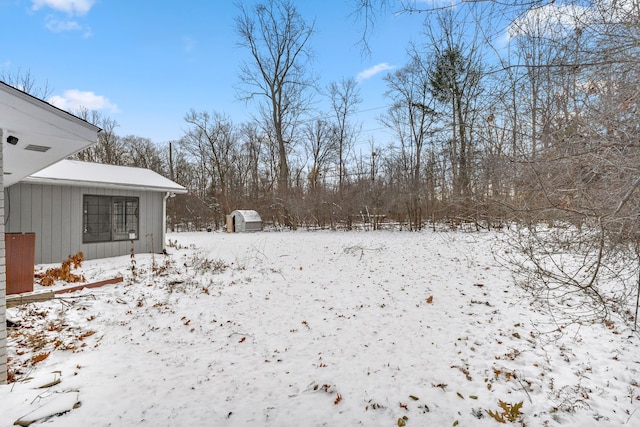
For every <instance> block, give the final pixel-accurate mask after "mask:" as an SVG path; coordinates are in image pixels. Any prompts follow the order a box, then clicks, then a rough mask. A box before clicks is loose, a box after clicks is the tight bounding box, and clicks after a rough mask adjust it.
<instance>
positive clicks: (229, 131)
mask: <svg viewBox="0 0 640 427" xmlns="http://www.w3.org/2000/svg"><path fill="white" fill-rule="evenodd" d="M185 121H186V122H187V123H188V124H189V126H190V129H189V130H188V131H187V133H186V134H185V136H184V137H183V138H182V140H181V145H182V147H183V148H184V149H185V150H186V151H187V152H189V153H190V154H191V155H192V156H193V157H194V158H195V159H197V161H198V162H199V164H200V166H201V167H202V169H203V170H204V171H206V173H207V177H208V179H209V182H208V188H209V191H208V192H209V194H211V195H214V197H215V198H216V202H217V206H218V207H219V218H218V219H219V220H220V221H223V220H224V218H223V216H224V215H225V214H226V213H229V212H230V205H229V194H230V184H231V182H232V180H233V177H232V174H233V170H234V168H233V165H234V163H235V161H236V158H237V156H238V145H239V142H238V136H237V132H236V129H235V126H234V125H233V123H232V122H231V120H230V119H229V118H228V117H226V116H224V115H222V114H220V113H213V114H209V113H207V112H201V113H197V112H195V111H194V110H191V111H190V112H189V113H188V114H187V115H186V116H185Z"/></svg>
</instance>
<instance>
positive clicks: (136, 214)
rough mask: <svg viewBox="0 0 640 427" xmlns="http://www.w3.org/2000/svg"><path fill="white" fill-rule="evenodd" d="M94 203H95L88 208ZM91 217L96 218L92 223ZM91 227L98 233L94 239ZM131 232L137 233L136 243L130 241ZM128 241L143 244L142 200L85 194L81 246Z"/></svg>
mask: <svg viewBox="0 0 640 427" xmlns="http://www.w3.org/2000/svg"><path fill="white" fill-rule="evenodd" d="M92 201H93V202H94V203H93V204H92V206H89V203H91V202H92ZM105 208H107V209H105ZM107 212H108V213H107ZM107 215H108V218H107ZM90 217H94V218H92V220H91V221H90ZM132 222H133V223H132ZM92 227H93V228H96V229H98V231H97V232H96V233H95V234H96V235H97V236H96V237H95V238H92V237H91V236H92V233H89V232H88V231H87V230H88V229H90V228H92ZM132 232H133V233H135V239H131V238H130V236H131V234H130V233H132ZM107 235H108V237H107ZM127 240H140V197H136V196H104V195H99V194H83V195H82V243H83V244H89V243H107V242H123V241H127Z"/></svg>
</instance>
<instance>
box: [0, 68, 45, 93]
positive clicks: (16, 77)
mask: <svg viewBox="0 0 640 427" xmlns="http://www.w3.org/2000/svg"><path fill="white" fill-rule="evenodd" d="M0 80H2V81H3V82H5V83H6V84H8V85H9V86H13V87H15V88H16V89H20V90H21V91H23V92H26V93H28V94H29V95H33V96H35V97H36V98H40V99H42V100H45V101H46V99H47V98H48V97H49V96H51V93H52V92H53V89H52V88H51V87H49V82H47V81H46V80H45V82H44V83H43V84H39V83H37V82H36V79H35V78H34V77H33V76H32V75H31V71H29V70H27V71H22V70H21V69H20V68H18V69H17V70H16V71H15V72H13V73H11V72H9V71H7V70H2V71H1V72H0Z"/></svg>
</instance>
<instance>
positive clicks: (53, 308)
mask: <svg viewBox="0 0 640 427" xmlns="http://www.w3.org/2000/svg"><path fill="white" fill-rule="evenodd" d="M168 239H169V242H170V243H171V244H170V248H169V252H170V255H168V256H163V255H150V254H136V255H135V256H134V258H130V257H118V258H111V259H105V260H92V261H87V262H85V263H84V264H83V266H82V267H81V269H80V270H81V273H82V274H84V275H85V276H86V278H87V280H89V281H98V280H103V279H107V278H111V277H114V276H117V275H122V276H124V278H125V280H124V282H123V283H120V284H117V285H108V286H104V287H101V288H94V289H85V290H83V291H80V292H76V293H73V294H68V295H61V297H63V298H62V299H59V300H54V301H49V302H44V303H34V304H30V305H28V306H22V307H20V308H12V309H8V310H7V315H8V318H9V319H10V320H12V321H13V322H18V323H19V324H20V326H19V327H16V328H9V329H10V330H9V357H10V358H11V359H12V360H11V361H10V366H11V367H12V368H13V369H15V370H16V371H17V372H16V377H17V379H18V381H17V382H15V383H13V384H9V385H6V386H0V414H2V415H1V416H0V423H2V424H1V425H2V426H5V425H7V426H9V425H11V424H12V423H13V422H14V421H15V420H17V419H18V418H20V417H22V416H24V415H26V414H28V413H30V412H32V411H34V410H36V409H37V408H38V407H40V406H41V405H43V404H46V403H47V401H48V399H52V398H54V397H55V396H56V395H57V394H59V393H62V392H65V391H77V392H78V400H79V401H80V402H81V405H80V406H79V407H77V408H76V409H73V410H71V411H69V412H66V413H65V414H63V415H61V416H59V417H54V418H51V419H49V420H48V421H46V425H48V426H49V425H51V426H57V425H60V426H84V425H92V426H109V425H111V426H120V425H145V424H146V425H154V426H155V425H172V426H198V425H203V426H205V425H206V426H211V425H215V426H261V425H265V426H297V425H305V426H323V425H327V426H334V425H345V426H346V425H349V426H352V425H362V426H397V425H399V424H402V423H404V424H406V425H407V426H425V425H434V426H447V425H448V426H451V425H454V424H455V423H457V424H456V425H460V426H464V425H473V426H495V425H497V422H496V420H494V419H492V418H491V417H490V416H489V415H488V411H489V410H490V411H492V412H494V413H496V412H498V413H500V412H502V410H501V409H500V408H499V406H498V405H499V401H503V402H505V403H507V404H510V405H515V404H517V403H519V402H522V409H521V413H522V415H521V419H522V421H523V422H524V423H526V425H528V426H543V425H581V426H589V425H605V426H608V425H624V424H627V425H639V424H640V414H638V413H637V408H638V406H639V405H640V400H639V399H640V398H639V397H638V396H639V395H640V382H639V381H640V373H639V371H638V368H639V367H640V365H639V362H640V355H639V354H640V353H639V352H638V342H639V337H638V336H637V335H636V334H635V333H633V332H632V331H631V330H630V329H628V328H627V327H625V326H624V325H623V324H622V323H609V324H606V325H603V324H598V323H594V324H581V325H580V324H570V325H557V324H554V323H553V321H552V318H551V317H550V316H549V314H548V313H547V312H546V309H545V307H544V305H541V304H538V303H534V302H532V301H531V300H530V299H529V298H528V297H527V296H526V294H525V293H524V292H523V291H522V290H520V289H519V288H518V287H516V286H515V285H514V284H513V279H512V277H511V274H510V272H509V271H508V270H506V269H505V268H504V267H503V266H501V265H500V264H499V263H498V262H497V261H496V259H499V257H498V258H496V257H495V256H494V255H500V253H501V252H504V251H506V250H508V249H507V248H505V247H504V246H503V244H502V243H501V238H500V233H499V232H498V233H493V232H484V233H464V232H431V231H424V232H420V233H408V232H393V231H376V232H328V231H327V232H324V231H322V232H306V231H297V232H259V233H247V234H245V233H233V234H227V233H176V234H169V235H168ZM132 266H134V267H135V268H134V269H133V268H132ZM46 267H47V266H41V268H43V269H44V268H46ZM133 271H135V275H134V274H133ZM73 285H75V284H70V285H68V286H73ZM56 286H57V287H64V286H65V284H57V285H56ZM47 352H50V354H49V355H48V357H46V358H45V359H44V360H42V361H40V362H38V363H36V364H33V363H31V362H30V360H31V358H32V356H34V355H36V354H42V353H47ZM52 372H59V375H60V379H61V382H60V383H59V384H57V385H54V386H52V387H50V388H48V389H47V392H46V393H44V392H43V390H42V389H35V388H34V386H33V385H31V382H28V381H21V379H23V378H26V377H38V376H45V377H46V376H47V375H49V376H50V375H51V373H52ZM43 393H44V394H43ZM403 417H406V419H404V418H403ZM515 425H519V423H516V424H515Z"/></svg>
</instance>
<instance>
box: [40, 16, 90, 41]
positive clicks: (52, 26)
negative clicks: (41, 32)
mask: <svg viewBox="0 0 640 427" xmlns="http://www.w3.org/2000/svg"><path fill="white" fill-rule="evenodd" d="M44 26H45V28H46V29H47V30H49V31H51V32H52V33H63V32H66V31H81V32H82V37H84V38H89V37H91V35H92V32H91V28H90V27H85V26H83V25H81V24H80V23H79V22H78V21H75V20H62V21H61V20H58V19H55V18H54V17H53V16H49V17H47V19H46V23H45V25H44Z"/></svg>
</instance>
